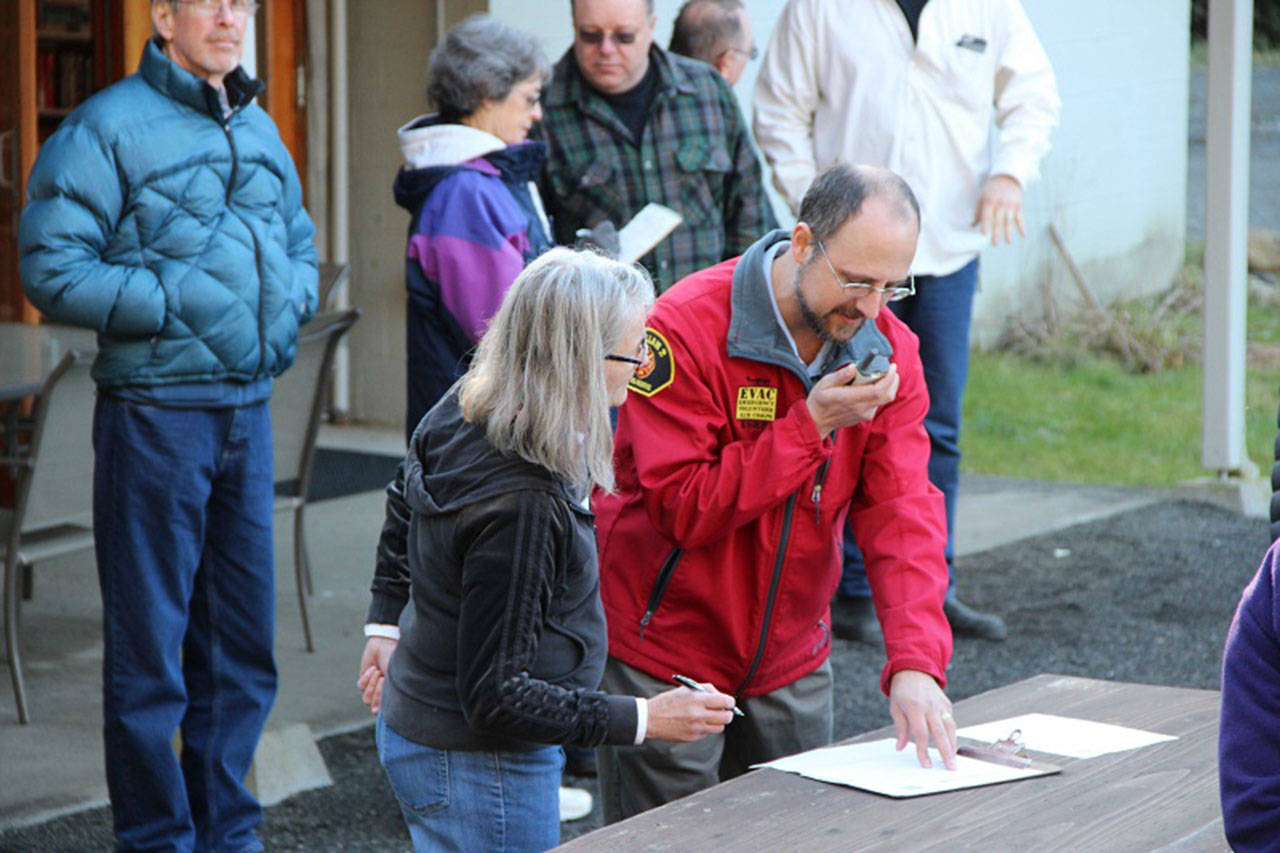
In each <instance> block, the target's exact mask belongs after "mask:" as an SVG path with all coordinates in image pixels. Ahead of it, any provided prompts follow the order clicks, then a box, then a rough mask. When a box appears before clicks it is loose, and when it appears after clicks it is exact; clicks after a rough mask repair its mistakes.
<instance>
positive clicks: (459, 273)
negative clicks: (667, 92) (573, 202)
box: [395, 15, 551, 435]
mask: <svg viewBox="0 0 1280 853" xmlns="http://www.w3.org/2000/svg"><path fill="white" fill-rule="evenodd" d="M546 73H547V62H546V59H545V57H544V56H543V55H542V51H541V50H540V48H539V47H538V43H537V41H536V40H535V39H534V38H533V37H532V36H530V35H527V34H526V33H523V32H521V31H519V30H517V29H515V28H513V27H509V26H507V25H506V24H503V23H502V22H500V21H498V20H496V19H494V18H491V17H488V16H484V15H479V16H475V17H472V18H468V19H467V20H465V21H463V22H462V23H460V24H458V25H457V26H456V27H454V28H453V29H452V30H451V31H450V32H449V34H448V35H447V36H446V37H445V40H444V42H443V43H442V44H441V45H440V46H439V47H437V48H436V49H435V50H434V51H433V52H432V54H431V60H430V63H429V66H428V76H429V78H430V82H429V84H428V86H427V96H428V98H430V99H431V101H432V102H433V103H434V104H435V106H436V109H437V112H436V113H434V114H431V115H426V116H419V117H418V118H416V119H414V120H413V121H411V122H409V123H408V124H406V125H405V126H404V127H402V128H400V129H399V131H398V135H399V137H400V149H401V151H402V152H403V154H404V158H405V164H404V166H402V167H401V169H400V172H399V173H398V174H397V175H396V180H395V196H396V203H397V204H399V205H400V206H401V207H403V208H404V209H406V210H408V211H409V213H410V215H411V216H412V217H413V219H412V221H411V223H410V226H409V240H408V247H407V250H406V253H405V285H406V287H407V289H408V297H409V302H408V311H407V323H408V329H407V338H406V339H407V344H408V379H409V383H408V384H409V393H408V410H407V413H406V418H405V434H406V435H411V434H412V433H413V430H414V427H416V426H417V425H418V421H420V420H421V419H422V416H423V415H425V414H426V413H427V411H428V410H429V409H430V408H431V407H432V406H433V405H435V403H436V401H437V400H439V399H440V398H441V397H442V396H444V393H445V392H446V391H447V390H448V389H449V387H450V386H451V385H453V383H454V382H455V381H456V380H457V379H458V378H459V377H460V376H462V374H463V373H464V372H466V369H467V366H468V364H469V363H470V359H471V351H472V349H473V348H474V346H475V344H476V342H477V341H479V340H480V336H481V335H482V334H483V333H484V330H485V328H486V327H487V326H488V324H489V320H490V318H491V317H492V316H493V315H494V313H495V312H496V311H497V310H498V306H499V305H500V304H501V302H502V297H503V294H505V293H506V291H507V288H509V287H510V286H511V282H512V281H513V280H514V279H515V277H516V275H518V274H519V272H520V271H521V270H522V269H524V267H525V265H526V264H528V263H529V261H531V260H533V259H534V258H535V257H537V256H538V255H540V254H542V253H543V252H544V251H546V250H547V249H548V248H550V246H551V239H550V237H549V235H550V233H551V228H550V225H549V223H548V222H547V217H546V214H545V213H544V212H543V208H542V201H541V199H540V198H539V197H538V191H537V188H536V186H535V185H534V184H533V181H535V180H536V179H537V176H538V173H539V171H540V170H541V168H542V161H543V158H544V157H545V155H546V146H545V144H544V143H542V142H537V141H529V140H527V138H526V137H527V136H528V133H529V129H530V127H531V126H532V125H533V124H534V123H535V122H537V121H539V120H540V119H541V118H542V108H541V105H540V104H539V101H538V98H539V93H540V91H541V88H542V82H543V80H544V79H545V76H546Z"/></svg>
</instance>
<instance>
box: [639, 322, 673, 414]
mask: <svg viewBox="0 0 1280 853" xmlns="http://www.w3.org/2000/svg"><path fill="white" fill-rule="evenodd" d="M675 378H676V363H675V359H674V358H672V356H671V347H670V345H669V344H667V339H666V338H664V337H663V336H662V333H661V332H659V331H657V330H656V329H651V328H646V329H645V330H644V364H642V365H640V366H639V367H637V368H636V375H635V376H633V377H632V378H631V382H630V383H629V384H628V385H627V387H628V388H630V389H631V390H632V391H635V392H636V393H637V394H643V395H644V396H646V397H652V396H653V395H654V394H657V393H658V392H659V391H661V390H662V389H663V388H666V387H667V386H668V385H670V384H671V383H672V382H673V381H674V380H675Z"/></svg>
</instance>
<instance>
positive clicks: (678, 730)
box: [644, 684, 734, 741]
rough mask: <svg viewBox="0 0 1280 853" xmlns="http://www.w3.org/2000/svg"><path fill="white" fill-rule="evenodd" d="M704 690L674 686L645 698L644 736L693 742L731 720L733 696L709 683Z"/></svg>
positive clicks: (715, 732)
mask: <svg viewBox="0 0 1280 853" xmlns="http://www.w3.org/2000/svg"><path fill="white" fill-rule="evenodd" d="M701 686H702V687H704V688H706V692H699V691H693V690H690V689H689V688H688V687H677V688H675V689H674V690H668V691H666V692H665V693H659V694H658V695H657V696H653V697H651V698H650V699H648V700H647V704H648V706H649V724H648V726H647V727H646V728H645V733H644V736H645V739H646V740H647V739H649V738H655V739H657V740H675V741H693V740H698V739H700V738H704V737H706V736H707V735H713V734H717V733H719V732H722V731H724V727H725V726H726V725H728V724H729V721H730V720H732V719H733V706H734V701H733V697H732V696H730V695H728V694H726V693H721V692H720V691H718V690H716V689H715V688H714V687H712V686H711V685H710V684H703V685H701Z"/></svg>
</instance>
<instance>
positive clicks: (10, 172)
mask: <svg viewBox="0 0 1280 853" xmlns="http://www.w3.org/2000/svg"><path fill="white" fill-rule="evenodd" d="M35 146H36V115H35V0H0V320H10V321H12V320H24V319H25V320H28V321H30V320H34V319H35V310H34V309H33V308H32V307H31V306H30V304H29V303H27V302H26V300H25V299H24V298H23V296H22V283H21V281H20V280H19V279H18V216H19V212H20V211H21V210H22V196H23V193H24V192H25V191H26V176H27V173H28V172H29V171H30V170H31V164H32V163H33V162H34V161H35Z"/></svg>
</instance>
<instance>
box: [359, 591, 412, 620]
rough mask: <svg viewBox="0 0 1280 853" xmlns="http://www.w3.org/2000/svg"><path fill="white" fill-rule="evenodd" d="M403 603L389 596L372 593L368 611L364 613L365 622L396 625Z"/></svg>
mask: <svg viewBox="0 0 1280 853" xmlns="http://www.w3.org/2000/svg"><path fill="white" fill-rule="evenodd" d="M404 605H405V603H404V602H403V601H401V600H399V599H396V598H391V597H390V596H386V595H380V594H378V593H374V595H373V600H372V601H370V602H369V612H368V613H366V614H365V617H364V621H365V624H369V623H373V624H377V625H396V624H398V623H399V622H400V611H401V610H403V609H404Z"/></svg>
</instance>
